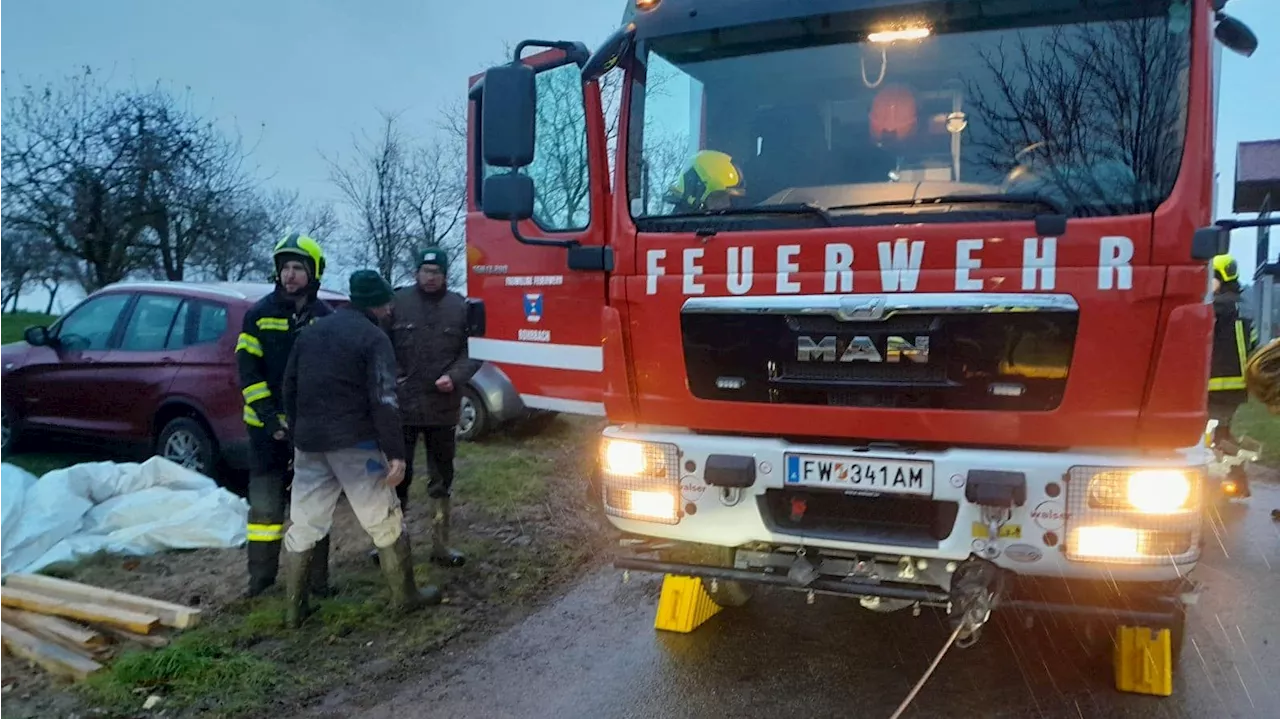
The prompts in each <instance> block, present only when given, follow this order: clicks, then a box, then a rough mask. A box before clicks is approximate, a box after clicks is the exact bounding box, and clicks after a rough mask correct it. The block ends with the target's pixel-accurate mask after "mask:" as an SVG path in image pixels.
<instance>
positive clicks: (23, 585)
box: [5, 574, 200, 629]
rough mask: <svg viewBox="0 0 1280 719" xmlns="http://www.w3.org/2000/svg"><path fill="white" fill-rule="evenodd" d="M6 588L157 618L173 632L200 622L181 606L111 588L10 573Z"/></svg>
mask: <svg viewBox="0 0 1280 719" xmlns="http://www.w3.org/2000/svg"><path fill="white" fill-rule="evenodd" d="M5 586H6V587H13V588H14V589H25V590H28V591H33V592H39V593H40V594H43V595H45V596H49V597H59V598H61V599H68V600H71V601H76V602H89V603H92V604H102V605H106V606H114V607H120V608H121V609H128V610H129V611H133V612H139V613H142V614H151V615H154V616H156V617H159V618H160V623H161V624H163V625H165V626H166V627H173V628H175V629H187V628H189V627H193V626H195V625H196V624H198V623H199V622H200V610H199V609H196V608H194V607H186V606H183V605H181V604H174V603H172V602H165V601H161V600H159V599H152V598H150V597H143V596H139V595H137V594H129V593H127V592H117V591H116V590H114V589H104V588H103V587H95V586H93V585H91V584H82V583H80V582H73V581H70V580H67V579H58V578H56V577H46V576H44V575H42V574H11V575H9V577H8V578H6V579H5Z"/></svg>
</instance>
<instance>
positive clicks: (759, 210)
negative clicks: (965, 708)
mask: <svg viewBox="0 0 1280 719" xmlns="http://www.w3.org/2000/svg"><path fill="white" fill-rule="evenodd" d="M735 215H813V216H814V217H818V218H820V219H821V220H822V223H823V224H824V225H826V226H827V227H831V226H832V222H831V213H829V212H827V208H825V207H823V206H821V205H815V204H813V203H811V202H788V203H783V204H778V205H759V206H757V207H726V208H724V209H723V210H708V211H706V212H684V213H679V214H675V215H656V216H651V217H646V218H645V219H648V220H676V219H689V220H704V219H707V218H708V217H728V216H735Z"/></svg>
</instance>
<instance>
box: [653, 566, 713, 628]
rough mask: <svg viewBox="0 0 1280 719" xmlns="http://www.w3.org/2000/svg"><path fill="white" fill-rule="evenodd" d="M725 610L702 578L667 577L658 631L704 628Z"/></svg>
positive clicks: (659, 608)
mask: <svg viewBox="0 0 1280 719" xmlns="http://www.w3.org/2000/svg"><path fill="white" fill-rule="evenodd" d="M720 609H721V607H720V605H719V604H716V603H715V600H713V599H712V598H711V595H710V594H707V590H706V589H705V588H703V586H702V579H700V578H698V577H684V576H679V575H675V574H667V575H665V576H663V578H662V594H660V595H659V596H658V614H657V616H656V617H654V620H653V627H654V629H660V630H663V631H667V632H681V633H688V632H692V631H693V630H695V629H697V628H698V627H700V626H702V624H703V623H705V622H706V621H707V620H708V619H710V618H712V617H714V616H715V615H716V613H717V612H719V611H720Z"/></svg>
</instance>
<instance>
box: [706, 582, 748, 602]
mask: <svg viewBox="0 0 1280 719" xmlns="http://www.w3.org/2000/svg"><path fill="white" fill-rule="evenodd" d="M702 586H703V587H705V588H706V590H707V594H709V595H711V598H712V599H713V600H715V603H716V604H719V605H720V606H722V607H741V606H743V605H745V604H746V603H747V602H749V601H751V587H750V586H748V585H746V584H744V583H742V582H735V581H732V580H728V579H717V580H716V589H715V591H714V592H713V591H711V580H710V579H704V580H702Z"/></svg>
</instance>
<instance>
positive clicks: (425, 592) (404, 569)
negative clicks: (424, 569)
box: [378, 532, 442, 614]
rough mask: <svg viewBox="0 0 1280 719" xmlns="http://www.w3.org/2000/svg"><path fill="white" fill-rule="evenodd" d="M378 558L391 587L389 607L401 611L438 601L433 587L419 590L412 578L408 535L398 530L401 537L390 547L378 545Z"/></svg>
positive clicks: (433, 603) (405, 612)
mask: <svg viewBox="0 0 1280 719" xmlns="http://www.w3.org/2000/svg"><path fill="white" fill-rule="evenodd" d="M378 559H379V560H380V562H381V564H382V575H383V577H385V578H386V580H387V586H388V588H389V589H390V590H391V610H392V611H393V612H399V613H401V614H407V613H409V612H412V611H415V610H417V609H421V608H422V607H425V606H429V605H436V604H439V603H440V600H441V599H442V595H441V594H440V590H439V589H437V588H435V587H434V586H427V587H424V588H423V589H421V590H419V589H418V585H417V583H416V582H414V579H413V552H412V551H411V549H410V547H409V535H408V533H407V532H401V533H400V537H399V538H398V539H396V541H395V543H394V544H392V545H391V546H389V547H379V548H378Z"/></svg>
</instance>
